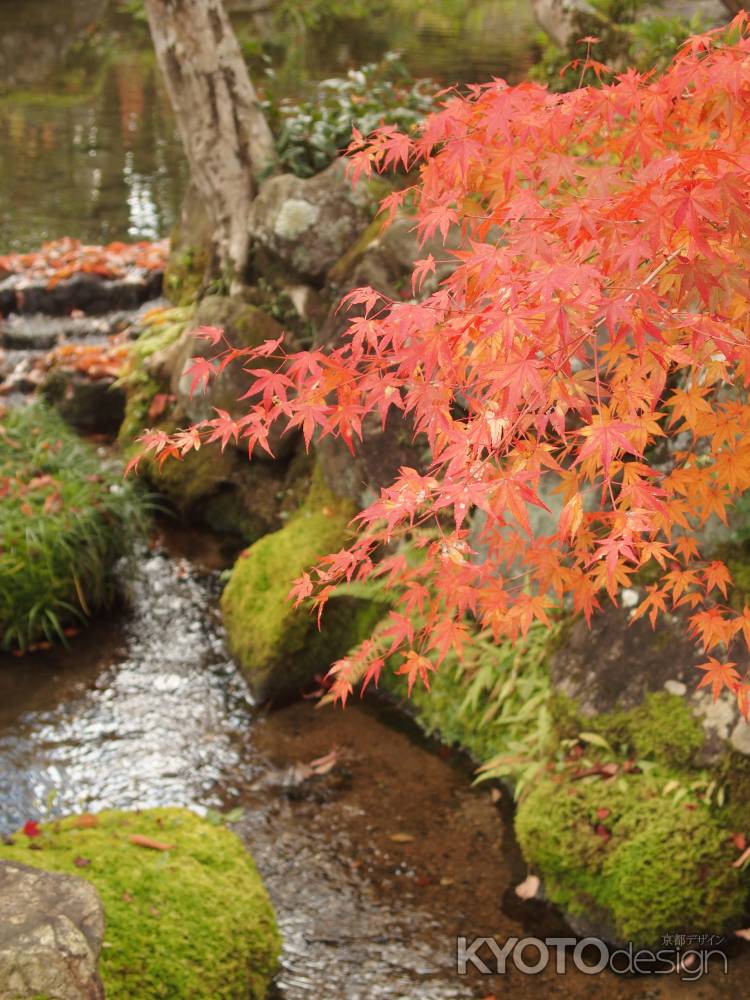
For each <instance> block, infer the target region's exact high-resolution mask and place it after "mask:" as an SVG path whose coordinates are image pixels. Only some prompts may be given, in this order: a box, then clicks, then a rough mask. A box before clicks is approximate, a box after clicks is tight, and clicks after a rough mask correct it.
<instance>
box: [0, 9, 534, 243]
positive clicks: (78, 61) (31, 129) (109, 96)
mask: <svg viewBox="0 0 750 1000" xmlns="http://www.w3.org/2000/svg"><path fill="white" fill-rule="evenodd" d="M227 5H228V7H229V8H230V10H231V11H232V15H233V20H234V23H235V27H236V30H237V33H238V37H239V38H240V42H241V44H242V46H243V49H244V51H245V52H246V54H247V56H248V58H249V60H250V64H251V69H252V72H253V75H254V76H255V79H256V82H257V83H258V84H259V86H260V87H261V89H264V88H265V89H266V90H268V89H269V88H270V87H273V88H275V89H276V90H277V92H278V93H279V94H280V95H281V94H289V93H296V94H299V95H303V94H304V92H305V89H306V87H308V86H309V84H310V82H311V81H314V80H320V79H323V78H325V77H328V76H331V75H333V74H336V73H342V72H345V71H346V70H347V69H349V68H350V67H352V66H355V65H359V64H361V63H363V62H369V61H373V60H378V59H380V58H382V56H383V54H384V53H385V52H386V51H389V50H399V51H402V52H403V55H404V61H405V62H406V64H407V66H408V67H409V68H410V70H411V71H412V72H413V73H414V75H415V76H432V77H434V78H436V79H438V80H441V81H443V82H447V83H452V82H459V81H473V80H482V79H488V78H489V77H491V76H494V75H498V76H504V77H506V78H508V79H511V80H514V79H518V78H519V77H520V76H522V75H523V73H524V72H525V70H526V68H527V66H528V64H529V60H530V49H531V38H532V35H533V31H534V26H533V17H532V14H531V11H530V6H529V4H527V3H524V2H522V0H373V2H372V3H369V2H368V3H363V2H362V0H352V3H351V4H342V3H337V2H331V3H311V4H309V5H300V7H299V10H296V8H294V9H295V10H296V13H295V14H294V16H291V15H289V14H288V13H287V16H286V17H284V16H283V14H282V13H281V12H282V11H283V10H287V12H288V11H289V10H292V9H293V8H292V7H287V8H285V7H283V5H274V4H262V5H261V8H262V10H263V11H264V13H263V14H261V15H258V14H252V13H249V11H251V10H252V9H253V8H255V9H256V10H257V9H258V4H256V3H251V4H247V3H244V2H242V0H227ZM127 7H130V8H131V9H132V10H134V9H135V7H134V6H133V4H129V5H128V4H123V3H122V2H115V0H70V2H67V3H64V4H61V3H59V2H58V0H0V8H1V16H2V33H0V141H2V156H0V253H4V252H7V251H11V250H27V249H32V248H34V247H36V246H38V245H39V244H40V243H42V242H44V241H45V240H48V239H56V238H59V237H61V236H64V235H67V236H73V237H76V238H79V239H82V240H85V241H88V242H94V243H104V242H107V241H109V240H115V239H119V240H138V239H154V238H157V237H161V236H164V235H167V234H168V233H169V231H170V229H171V227H172V226H173V224H174V221H175V219H176V217H177V213H178V209H179V204H180V197H181V192H182V189H183V184H184V179H185V173H186V171H185V164H184V158H183V154H182V149H181V147H180V143H179V140H178V138H177V135H176V132H175V129H174V123H173V121H172V118H171V114H170V110H169V106H168V100H167V97H166V94H165V92H164V89H163V87H162V85H161V83H160V80H159V78H158V74H157V71H156V67H155V62H154V57H153V53H152V51H151V45H150V40H149V37H148V32H147V30H146V27H145V24H144V22H143V19H142V18H139V17H137V16H136V17H134V16H133V15H132V13H131V14H125V13H123V8H127ZM311 12H312V13H311ZM331 12H333V14H332V13H331ZM269 67H270V68H271V69H272V76H269V75H267V72H268V70H269Z"/></svg>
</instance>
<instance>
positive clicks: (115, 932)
mask: <svg viewBox="0 0 750 1000" xmlns="http://www.w3.org/2000/svg"><path fill="white" fill-rule="evenodd" d="M26 829H27V830H28V833H27V834H24V833H19V834H17V835H16V836H15V837H14V838H12V839H13V840H14V843H12V844H10V845H8V844H5V845H2V846H0V859H1V860H4V861H20V862H23V863H24V864H30V865H33V866H34V867H35V868H42V869H44V870H46V871H54V872H63V873H65V874H69V875H78V876H81V877H83V878H85V879H87V880H88V881H89V882H91V883H92V884H93V885H94V886H95V888H96V889H97V891H98V892H99V895H100V896H101V899H102V903H103V904H104V913H105V919H106V930H105V938H104V947H103V949H102V953H101V960H100V968H101V974H102V979H103V981H104V987H105V992H106V995H107V998H108V1000H136V998H137V1000H161V998H164V1000H174V998H176V997H190V998H191V1000H201V998H206V1000H209V998H210V1000H239V998H243V1000H248V998H249V1000H261V998H263V997H265V995H266V991H267V988H268V985H269V982H270V980H271V978H272V976H273V974H274V971H275V969H276V963H277V960H278V954H279V937H278V931H277V929H276V921H275V918H274V913H273V908H272V906H271V903H270V902H269V899H268V896H267V895H266V891H265V889H264V887H263V883H262V881H261V879H260V876H259V875H258V872H257V871H256V868H255V865H254V863H253V860H252V858H251V857H250V855H249V854H248V853H247V851H245V849H244V847H243V846H242V844H241V842H240V840H239V839H238V838H237V837H236V836H235V835H234V834H233V833H231V832H230V831H229V830H227V829H226V828H225V827H222V826H217V825H214V824H212V823H210V822H208V821H206V820H202V819H200V818H199V817H197V816H195V815H193V814H192V813H190V812H188V811H187V810H185V809H149V810H145V811H143V812H130V813H129V812H117V811H112V812H103V813H100V814H99V815H97V816H77V817H75V816H74V817H69V818H67V819H63V820H58V821H55V822H52V823H47V824H44V825H43V826H40V827H37V825H36V824H27V826H26ZM37 831H39V832H38V834H37ZM29 834H31V836H29ZM133 837H136V838H140V843H137V842H134V841H133V840H132V838H133ZM30 848H33V849H30ZM164 848H168V849H164Z"/></svg>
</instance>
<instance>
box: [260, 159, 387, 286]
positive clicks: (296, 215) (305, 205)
mask: <svg viewBox="0 0 750 1000" xmlns="http://www.w3.org/2000/svg"><path fill="white" fill-rule="evenodd" d="M373 208H374V198H373V196H372V194H371V192H370V189H369V188H368V186H367V184H365V183H362V184H358V185H357V186H356V187H353V186H352V184H351V182H350V181H349V179H348V178H347V177H346V174H345V168H344V164H343V162H342V161H341V160H336V161H335V162H334V163H332V164H331V166H330V167H327V168H326V169H325V170H324V171H323V172H322V173H320V174H317V175H316V176H315V177H311V178H309V179H303V178H300V177H295V176H294V175H293V174H281V175H280V176H278V177H273V178H271V180H269V181H267V182H266V184H265V185H264V186H263V187H262V188H261V190H260V193H259V194H258V196H257V198H256V199H255V201H254V202H253V205H252V208H251V210H250V218H249V223H248V224H249V228H250V242H251V250H252V254H253V256H254V257H255V259H256V267H257V268H258V269H260V270H261V271H264V270H269V271H271V272H273V271H274V270H277V271H281V272H282V274H283V275H284V276H285V277H287V278H289V279H290V280H294V279H295V278H297V279H302V280H303V281H312V282H317V283H321V282H322V280H323V279H324V277H325V274H326V272H327V271H328V269H329V268H330V267H331V266H332V265H333V264H334V263H335V262H336V261H337V260H338V259H339V257H341V255H342V254H343V253H344V252H345V251H346V250H347V248H349V247H350V246H352V244H353V243H355V242H356V240H357V238H358V237H359V236H360V234H361V233H362V232H363V231H364V230H365V228H366V227H367V225H368V223H369V221H370V219H371V217H372V214H373Z"/></svg>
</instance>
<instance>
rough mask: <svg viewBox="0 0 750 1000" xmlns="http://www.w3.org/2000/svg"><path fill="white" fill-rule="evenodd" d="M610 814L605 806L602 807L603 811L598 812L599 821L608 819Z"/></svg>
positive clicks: (598, 810)
mask: <svg viewBox="0 0 750 1000" xmlns="http://www.w3.org/2000/svg"><path fill="white" fill-rule="evenodd" d="M609 814H610V810H609V809H607V808H606V807H604V806H602V808H601V809H597V810H596V818H597V819H606V818H607V817H608V816H609Z"/></svg>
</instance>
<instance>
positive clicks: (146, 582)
mask: <svg viewBox="0 0 750 1000" xmlns="http://www.w3.org/2000/svg"><path fill="white" fill-rule="evenodd" d="M183 544H184V546H185V547H187V548H189V549H191V550H193V551H195V550H197V549H198V548H199V547H200V545H201V539H200V538H198V537H193V536H188V537H187V538H186V539H185V538H183ZM129 577H130V607H129V609H128V610H127V611H126V612H123V613H120V614H118V615H116V616H114V617H113V618H112V620H111V621H109V622H108V621H105V620H102V621H100V622H99V623H98V624H95V625H94V626H92V628H91V629H90V630H89V631H88V632H86V634H85V635H82V636H80V637H78V638H77V639H75V640H74V642H73V644H72V646H71V648H70V649H69V650H68V651H67V652H65V651H63V652H61V651H59V650H52V651H49V652H47V653H43V654H35V655H34V656H28V657H24V658H21V659H16V658H14V657H8V656H6V657H3V658H0V828H1V829H2V830H5V831H6V832H7V831H10V830H13V829H15V828H17V827H18V825H19V824H21V823H22V822H24V821H25V820H26V819H32V818H35V819H36V818H40V817H43V816H45V815H56V814H61V813H68V812H77V811H81V810H95V809H100V808H105V807H126V808H138V807H142V806H144V807H145V806H151V805H156V804H174V805H186V806H191V807H192V808H195V809H197V810H198V811H201V810H203V809H205V808H206V807H212V808H214V809H220V810H223V811H226V810H229V809H239V810H241V813H242V818H241V819H240V820H239V821H238V822H237V824H236V829H237V831H238V833H239V834H240V836H242V837H243V839H244V840H245V842H246V843H247V844H248V846H249V847H250V849H251V850H252V852H253V855H254V857H255V858H256V861H257V863H258V867H259V869H260V871H261V874H262V875H263V878H264V880H265V882H266V885H267V886H268V890H269V893H270V894H271V897H272V899H273V902H274V905H275V907H276V910H277V913H278V919H279V925H280V929H281V932H282V936H283V940H284V950H283V955H282V964H281V969H280V972H279V975H278V977H277V980H276V983H275V988H274V996H275V997H276V998H277V1000H470V998H487V997H489V996H494V997H495V998H496V1000H500V998H501V997H507V998H510V997H513V998H514V1000H519V998H520V1000H532V998H533V1000H536V998H538V997H540V996H544V997H547V996H552V997H554V996H560V997H564V998H568V1000H584V998H591V1000H593V998H597V1000H598V998H600V997H601V998H606V1000H617V998H622V1000H625V998H628V1000H631V998H632V1000H636V998H637V1000H656V998H664V1000H669V998H672V997H674V998H682V997H685V996H688V995H691V996H692V995H698V996H701V997H702V998H706V1000H712V998H716V1000H718V998H720V997H721V998H726V997H729V996H743V995H744V994H743V993H742V982H744V979H745V975H746V973H747V972H748V969H749V968H750V967H749V966H748V962H747V959H746V957H745V958H743V957H742V956H738V957H736V958H734V959H733V963H734V964H733V966H732V969H731V974H730V976H728V977H724V976H721V975H717V976H716V977H713V978H711V980H710V981H709V980H705V981H703V982H701V984H700V993H699V994H695V993H690V987H689V986H687V985H686V984H681V983H680V982H679V981H678V980H675V979H670V980H669V981H668V982H664V983H660V984H657V986H655V985H654V984H653V983H649V982H648V981H647V980H637V979H635V980H633V979H625V978H623V977H618V978H607V979H604V978H602V977H596V979H595V981H593V980H592V979H591V977H587V976H582V975H568V976H566V977H565V978H564V979H563V978H562V977H558V976H556V975H555V974H554V970H553V971H552V972H549V973H545V975H544V976H541V977H538V976H531V977H530V976H526V977H524V976H520V975H518V974H517V973H515V974H511V975H508V976H490V977H484V976H478V975H475V976H473V977H471V976H470V977H469V978H468V979H466V978H463V977H459V976H458V975H457V974H456V970H455V952H456V937H457V936H458V935H465V936H468V937H469V938H472V937H473V936H475V935H493V936H496V937H497V938H498V939H499V940H505V939H506V938H507V937H512V936H515V937H518V938H522V937H524V936H527V935H533V936H541V937H543V936H545V935H547V934H549V935H554V934H561V933H562V934H565V933H566V931H565V928H564V926H563V924H562V923H561V921H560V919H559V918H558V917H556V916H555V914H554V913H553V912H552V911H551V910H549V909H547V908H546V907H545V906H544V905H543V904H536V903H524V904H522V903H520V902H519V900H518V899H516V897H515V895H514V892H513V887H514V886H515V885H516V884H517V883H518V882H519V881H520V880H521V879H522V878H523V877H524V876H525V874H526V870H525V867H524V865H523V863H522V861H521V859H520V857H519V855H518V850H517V847H516V845H515V842H514V840H513V836H512V831H511V826H510V824H509V823H508V822H507V811H505V812H502V813H501V812H499V811H498V808H497V806H496V805H495V804H493V802H492V800H491V796H490V793H489V791H488V790H487V789H486V788H479V789H478V788H475V787H472V785H471V783H470V773H469V772H468V771H467V768H466V766H465V765H464V763H463V762H462V761H461V760H460V759H459V758H457V757H456V756H455V755H454V754H453V753H452V752H451V751H449V750H446V749H442V750H441V749H439V748H435V747H430V746H428V745H426V744H425V743H424V741H422V740H421V739H419V738H417V737H415V736H414V735H413V734H412V733H411V731H410V729H409V728H408V727H407V728H404V726H403V724H401V725H399V726H398V727H394V725H393V720H392V719H391V717H390V716H388V717H387V718H386V717H384V716H383V711H384V710H383V708H382V707H378V706H370V707H369V708H368V707H367V705H365V706H358V705H354V706H352V707H350V708H347V710H346V711H345V712H341V711H333V710H332V709H326V710H319V709H317V708H316V707H315V706H314V705H313V704H312V703H311V702H304V701H303V702H300V703H298V704H296V705H293V706H290V707H289V708H287V709H284V710H282V711H278V712H274V713H271V714H266V713H263V712H258V711H257V710H256V709H254V708H253V706H252V704H251V702H250V699H249V698H248V695H247V689H246V687H245V683H244V680H243V678H242V676H241V674H240V673H239V671H238V670H237V668H236V667H235V666H234V664H233V663H232V662H231V660H230V659H229V658H228V656H227V654H226V651H225V648H224V644H223V637H222V632H221V628H220V625H219V623H218V619H217V616H216V613H215V598H216V593H217V586H218V579H217V574H216V572H214V571H208V570H207V569H205V568H199V567H197V566H196V565H195V564H192V563H191V562H189V561H188V560H186V559H184V558H182V557H180V556H179V555H177V554H173V555H170V554H169V553H168V552H167V551H166V550H164V549H156V550H154V551H150V552H148V553H145V554H144V555H143V556H142V557H141V558H140V559H139V561H138V563H137V566H136V567H135V568H134V569H133V570H132V571H130V573H129ZM331 754H333V755H334V756H335V761H336V763H335V766H334V767H332V768H331V769H330V770H326V772H325V773H324V774H319V775H316V774H314V773H311V768H310V766H309V765H310V763H311V762H312V761H316V760H319V759H320V758H321V757H326V756H327V755H331ZM501 805H502V802H501ZM504 817H505V818H504ZM657 987H658V988H657ZM738 991H739V992H738ZM134 1000H135V998H134ZM175 1000H179V998H175Z"/></svg>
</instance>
